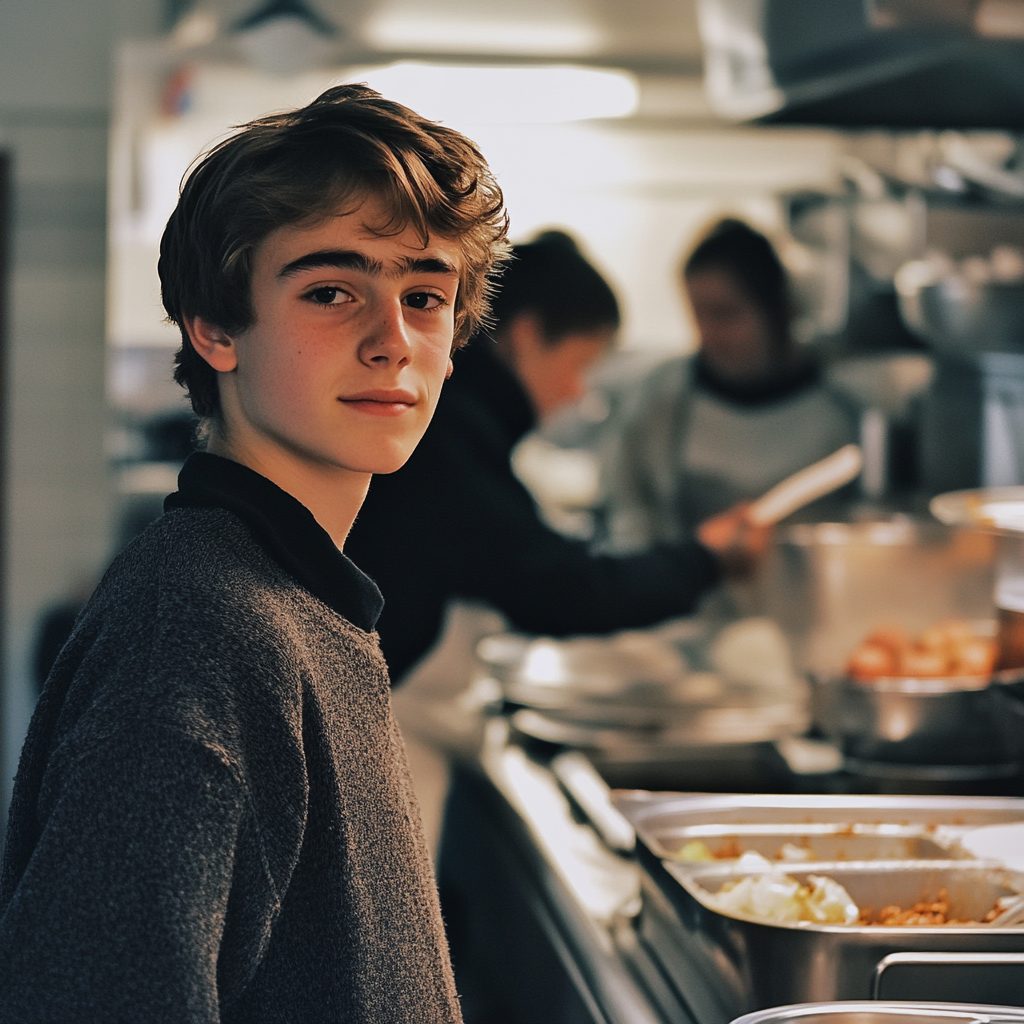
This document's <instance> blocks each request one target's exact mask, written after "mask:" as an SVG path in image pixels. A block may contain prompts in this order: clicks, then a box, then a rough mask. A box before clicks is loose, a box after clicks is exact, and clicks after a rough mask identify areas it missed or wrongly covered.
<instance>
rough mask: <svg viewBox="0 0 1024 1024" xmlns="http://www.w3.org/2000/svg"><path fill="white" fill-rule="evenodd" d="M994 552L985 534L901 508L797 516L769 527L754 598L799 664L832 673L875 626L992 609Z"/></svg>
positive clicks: (988, 614)
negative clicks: (871, 514) (848, 518)
mask: <svg viewBox="0 0 1024 1024" xmlns="http://www.w3.org/2000/svg"><path fill="white" fill-rule="evenodd" d="M995 552H996V541H995V538H993V537H991V536H988V535H985V534H982V533H979V532H978V531H976V530H973V529H969V528H964V527H951V526H945V525H943V524H941V523H936V522H926V521H921V520H917V519H913V518H910V517H908V516H894V517H892V518H891V519H889V520H885V521H874V522H863V523H839V522H835V523H813V524H800V525H796V526H791V527H789V528H788V529H784V530H780V531H779V535H778V538H777V540H776V542H775V544H774V546H773V548H772V550H771V552H770V553H769V557H768V558H767V560H766V562H765V565H764V567H763V569H762V571H761V573H760V574H759V577H758V580H757V582H756V594H755V595H754V600H755V601H756V603H757V609H758V610H759V611H760V612H761V613H762V614H765V615H768V616H770V617H771V618H772V619H774V620H775V621H776V622H778V623H779V624H780V625H781V626H782V628H783V629H784V630H785V632H786V635H787V636H788V637H789V638H790V641H791V642H792V643H793V647H794V657H795V659H796V666H797V668H798V669H799V670H801V671H803V672H807V673H809V674H812V675H815V676H819V677H823V678H824V677H831V678H836V677H839V676H842V675H843V674H845V671H846V663H847V661H848V659H849V657H850V654H851V653H852V651H853V650H854V649H855V648H856V647H857V645H858V644H859V643H860V642H861V641H862V640H863V639H864V637H866V636H867V635H868V634H869V633H871V632H873V631H874V630H876V629H877V628H878V627H879V626H882V625H894V626H899V627H902V628H903V629H905V630H907V631H908V632H910V633H912V634H917V633H920V632H922V631H923V630H925V629H927V628H928V627H929V626H931V625H933V624H934V623H936V622H939V621H941V620H943V619H967V620H971V621H976V620H991V619H992V618H994V608H993V599H992V593H993V578H994V568H993V566H994V562H995Z"/></svg>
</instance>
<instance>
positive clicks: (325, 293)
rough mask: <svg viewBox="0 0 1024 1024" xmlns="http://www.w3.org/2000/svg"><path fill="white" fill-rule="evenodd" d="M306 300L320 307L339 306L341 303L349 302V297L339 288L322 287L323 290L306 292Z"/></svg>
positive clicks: (316, 289)
mask: <svg viewBox="0 0 1024 1024" xmlns="http://www.w3.org/2000/svg"><path fill="white" fill-rule="evenodd" d="M306 298H308V299H311V300H312V301H313V302H316V303H317V304H318V305H321V306H340V305H341V304H342V303H343V302H348V301H350V299H351V296H350V295H349V294H348V292H344V291H342V290H341V289H340V288H332V287H330V286H329V285H324V287H323V288H314V289H313V290H312V291H311V292H307V293H306Z"/></svg>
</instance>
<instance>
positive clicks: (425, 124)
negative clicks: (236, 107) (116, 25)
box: [159, 85, 508, 417]
mask: <svg viewBox="0 0 1024 1024" xmlns="http://www.w3.org/2000/svg"><path fill="white" fill-rule="evenodd" d="M371 195H372V196H374V197H377V198H379V199H381V200H382V201H383V205H384V208H385V209H386V210H387V212H388V217H387V219H386V221H385V222H384V223H381V224H373V225H368V226H369V227H370V228H371V230H373V231H375V232H377V233H379V234H380V235H384V236H390V235H396V234H400V233H401V232H402V231H403V230H405V229H406V228H407V227H409V226H412V227H413V228H414V229H415V230H416V231H417V232H418V234H419V236H420V238H421V239H422V241H423V244H424V245H426V244H427V241H428V239H429V236H430V235H431V234H432V233H433V234H436V235H439V236H442V237H445V238H450V239H455V240H458V242H459V243H460V244H461V247H462V256H463V259H464V263H465V265H464V267H463V268H462V273H461V274H460V278H459V289H458V293H457V295H456V300H455V338H454V345H455V347H458V346H459V345H462V344H464V343H465V342H466V341H467V340H468V339H469V337H470V336H471V335H472V334H473V333H474V332H476V331H477V330H478V329H479V328H480V326H481V325H482V324H485V323H486V322H487V314H488V306H489V296H490V291H491V289H492V288H493V284H494V274H493V272H494V270H495V267H496V266H497V265H499V264H500V263H501V261H502V260H503V259H504V257H505V255H506V253H507V248H508V246H507V242H506V234H507V228H508V219H507V215H506V214H505V211H504V205H503V200H502V195H501V189H500V188H499V187H498V184H497V182H496V181H495V179H494V176H493V175H492V174H491V172H490V170H489V169H488V167H487V164H486V163H485V162H484V159H483V157H482V156H481V154H480V152H479V150H478V149H477V147H476V146H475V144H474V143H472V142H471V141H470V140H469V139H467V138H466V137H465V136H463V135H461V134H460V133H459V132H456V131H454V130H453V129H451V128H445V127H443V126H442V125H439V124H437V123H435V122H433V121H428V120H427V119H426V118H423V117H421V116H420V115H419V114H416V113H414V112H413V111H412V110H409V109H408V108H407V107H403V106H401V105H400V104H398V103H393V102H391V101H390V100H386V99H384V98H383V97H382V96H381V95H380V94H379V93H377V92H375V91H374V90H373V89H370V88H369V87H368V86H365V85H340V86H335V87H334V88H332V89H328V90H327V91H326V92H325V93H323V94H322V95H321V96H319V97H318V98H317V99H316V100H314V101H313V102H312V103H310V104H309V105H308V106H305V107H302V108H300V109H298V110H292V111H288V112H286V113H282V114H273V115H271V116H268V117H264V118H260V119H259V120H257V121H252V122H250V123H249V124H246V125H243V126H242V127H241V129H240V130H239V132H238V133H237V134H235V135H233V136H232V137H231V138H229V139H227V140H226V141H224V142H222V143H220V144H219V145H218V146H216V147H215V148H214V149H213V150H212V151H211V152H209V153H208V154H207V155H206V156H205V157H203V159H202V160H201V161H200V162H199V163H198V165H197V166H196V167H195V168H194V169H193V170H192V172H191V173H190V174H189V176H188V178H187V180H186V181H185V184H184V186H183V187H182V191H181V196H180V198H179V201H178V205H177V207H176V208H175V210H174V212H173V213H172V214H171V217H170V220H169V221H168V223H167V228H166V229H165V231H164V235H163V238H162V240H161V244H160V263H159V271H160V281H161V285H162V288H163V302H164V308H165V309H166V310H167V314H168V317H169V319H170V320H172V321H174V323H176V324H177V325H178V327H179V329H180V330H181V335H182V346H181V349H180V350H179V352H178V354H177V356H176V360H175V361H176V363H177V367H176V370H175V380H177V381H178V383H179V384H181V385H182V386H183V387H185V388H186V389H187V390H188V394H189V398H190V399H191V401H192V407H193V409H194V410H195V412H196V413H197V414H198V415H200V416H202V417H211V416H216V415H218V413H219V411H220V398H219V393H218V390H217V374H216V372H215V371H214V370H213V369H212V368H211V367H210V365H209V364H208V363H207V362H206V361H205V360H204V359H202V357H200V356H199V354H198V353H197V352H196V351H195V350H194V349H193V347H192V342H191V341H190V339H189V337H188V333H187V331H186V330H185V327H184V323H185V321H186V320H187V319H190V318H192V317H201V318H202V319H204V320H207V321H209V322H210V323H212V324H214V325H216V326H217V327H219V328H221V329H222V330H224V331H226V332H227V333H229V334H231V333H238V332H241V331H244V330H246V329H247V328H248V327H250V326H252V324H253V321H254V312H253V304H252V295H251V278H252V269H253V262H254V258H255V253H256V250H257V248H258V247H259V245H260V243H261V242H263V241H264V239H266V238H267V236H268V235H270V234H271V233H272V232H273V231H275V230H277V229H278V228H281V227H284V226H286V225H292V224H301V225H305V224H315V223H317V222H318V221H320V220H322V219H324V218H326V217H329V216H331V215H333V214H335V213H337V212H338V211H339V210H340V209H346V210H355V209H356V208H357V207H358V205H359V204H360V203H361V202H362V201H363V200H364V199H365V198H366V197H367V196H371Z"/></svg>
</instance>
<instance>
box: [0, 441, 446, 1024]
mask: <svg viewBox="0 0 1024 1024" xmlns="http://www.w3.org/2000/svg"><path fill="white" fill-rule="evenodd" d="M197 460H198V462H197ZM197 466H198V468H197ZM189 474H191V477H190V478H189ZM189 479H190V480H191V484H190V486H191V490H190V489H189V487H186V486H185V484H186V483H188V482H189ZM182 481H183V484H182V490H181V492H180V495H179V496H177V498H178V500H177V502H175V503H173V504H176V506H177V507H174V508H172V509H171V511H169V512H168V513H167V514H166V515H165V516H164V517H163V519H161V520H159V521H158V522H157V523H156V524H154V525H153V526H151V527H150V528H149V529H148V530H147V531H146V533H145V534H144V535H143V536H142V537H141V538H140V539H139V540H138V541H136V542H135V543H134V544H133V545H131V546H130V547H129V548H128V550H127V551H125V552H124V553H123V554H122V555H121V556H120V557H119V558H118V559H117V560H116V561H115V563H114V564H113V566H112V567H111V569H110V570H109V571H108V573H107V574H106V576H105V578H104V580H103V582H102V584H101V585H100V587H99V589H98V590H97V592H96V594H95V595H94V597H93V598H92V600H91V601H90V603H89V605H88V607H87V608H86V610H85V612H84V613H83V615H82V616H81V618H80V620H79V622H78V624H77V626H76V629H75V632H74V634H73V635H72V638H71V640H70V641H69V643H68V645H67V646H66V647H65V649H64V651H63V652H62V654H61V656H60V658H59V660H58V662H57V664H56V665H55V667H54V670H53V672H52V673H51V676H50V679H49V680H48V682H47V685H46V688H45V690H44V693H43V696H42V698H41V700H40V704H39V707H38V709H37V712H36V715H35V717H34V718H33V722H32V726H31V728H30V732H29V737H28V739H27V741H26V745H25V749H24V752H23V755H22V762H21V766H20V768H19V771H18V777H17V780H16V784H15V797H14V801H13V803H12V806H11V817H10V822H9V827H8V835H7V843H6V848H5V851H4V862H3V874H2V878H0V1020H2V1021H4V1022H6V1024H14V1022H28V1021H32V1022H42V1021H53V1022H61V1024H73V1022H76V1021H83V1022H85V1021H88V1022H89V1024H100V1022H107V1021H126V1022H127V1021H131V1022H141V1021H146V1022H147V1024H153V1022H162V1021H168V1022H169V1021H174V1022H176V1024H184V1022H197V1024H198V1022H208V1021H223V1022H245V1024H259V1022H264V1021H265V1022H268V1024H269V1022H273V1024H285V1022H292V1021H295V1022H299V1021H301V1022H305V1024H313V1022H320V1021H323V1022H334V1021H345V1022H370V1021H373V1022H377V1024H398V1022H410V1024H413V1022H415V1024H433V1022H438V1024H441V1022H444V1024H448V1022H457V1021H458V1020H460V1014H459V1009H458V1004H457V999H456V996H455V990H454V985H453V982H452V976H451V970H450V967H449V964H448V952H447V947H446V944H445V939H444V933H443V929H442V924H441V918H440V912H439V909H438V903H437V894H436V890H435V886H434V881H433V875H432V872H431V867H430V863H429V859H428V855H427V852H426V849H425V846H424V843H423V841H422V838H421V833H420V826H419V816H418V810H417V807H416V802H415V798H414V796H413V794H412V790H411V788H410V782H409V774H408V769H407V767H406V762H405V755H404V751H403V747H402V740H401V738H400V736H399V734H398V731H397V729H396V727H395V722H394V719H393V718H392V715H391V710H390V706H389V698H388V677H387V669H386V667H385V664H384V661H383V659H382V657H381V654H380V651H379V648H378V645H377V638H376V634H375V633H372V632H369V631H368V630H369V629H372V621H370V620H372V619H373V618H375V612H374V608H373V604H374V602H373V600H372V596H371V598H370V599H368V598H367V584H369V581H368V580H366V578H365V577H362V576H361V574H359V573H358V570H356V569H355V567H354V566H352V565H351V563H350V562H347V560H344V559H343V557H342V556H341V555H340V554H339V553H338V552H337V549H336V548H334V547H333V545H331V544H330V538H329V537H327V535H326V533H323V531H320V528H319V527H318V526H317V525H316V523H315V520H313V517H312V516H311V515H310V514H309V513H308V512H307V511H306V510H305V509H304V508H303V507H302V506H301V505H299V503H298V502H296V501H294V499H292V498H290V497H289V496H287V495H285V494H284V492H283V491H280V490H278V489H277V488H276V487H274V485H273V484H270V483H269V481H266V480H264V479H263V478H262V477H259V476H257V475H256V474H254V473H251V471H249V470H246V469H244V468H243V467H240V466H237V465H236V464H235V463H228V462H227V461H226V460H223V459H217V458H216V457H215V456H210V455H202V456H193V458H192V460H191V461H190V464H188V465H187V466H186V471H185V472H183V475H182ZM275 492H276V493H275ZM190 495H191V496H190ZM289 503H290V504H289ZM218 506H220V507H218ZM229 509H231V510H230V511H229ZM317 531H319V534H318V532H317ZM320 535H322V536H320ZM270 552H272V553H273V556H272V555H271V553H270ZM337 559H342V561H341V562H338V561H336V560H337ZM283 565H287V566H288V568H289V571H286V570H285V568H284V567H283ZM333 570H338V571H333ZM296 577H299V578H301V579H303V583H305V584H306V585H303V583H300V582H299V579H297V578H296ZM369 586H370V588H371V589H372V585H369ZM314 591H319V596H315V593H314ZM373 593H375V591H373ZM339 609H340V610H339ZM377 610H379V607H378V609H377ZM344 611H348V612H349V613H350V614H349V615H347V616H346V615H345V614H343V612H344ZM360 618H362V619H363V620H364V621H363V622H362V623H361V625H362V627H363V628H360V625H357V624H354V623H353V621H352V619H356V620H358V619H360Z"/></svg>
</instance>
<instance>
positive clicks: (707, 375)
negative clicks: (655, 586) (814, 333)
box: [544, 219, 856, 552]
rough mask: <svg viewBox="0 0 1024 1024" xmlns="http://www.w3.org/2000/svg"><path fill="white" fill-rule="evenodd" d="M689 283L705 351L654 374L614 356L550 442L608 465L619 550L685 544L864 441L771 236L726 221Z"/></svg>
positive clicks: (694, 261) (602, 508)
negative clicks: (804, 320) (796, 335)
mask: <svg viewBox="0 0 1024 1024" xmlns="http://www.w3.org/2000/svg"><path fill="white" fill-rule="evenodd" d="M680 278H681V283H682V286H683V291H684V294H685V297H686V299H687V301H688V303H689V305H690V308H691V310H692V312H693V319H694V321H695V324H696V327H697V334H698V349H697V351H696V353H694V354H693V355H686V356H677V357H675V358H672V359H668V360H661V361H659V362H657V363H656V364H655V365H654V366H650V365H647V366H644V367H642V369H641V372H636V371H635V370H634V367H633V365H632V363H631V361H630V360H628V358H626V357H625V354H623V355H622V356H616V357H613V359H612V360H610V361H609V363H608V364H607V365H606V366H605V367H603V368H601V369H600V370H599V371H598V372H597V373H596V374H595V377H594V381H593V391H592V393H591V394H590V395H589V396H588V399H587V400H586V402H585V404H583V405H581V406H579V407H577V408H576V409H574V410H570V411H569V412H568V413H567V414H565V415H563V416H561V417H559V418H558V419H556V420H554V421H552V422H551V423H550V424H548V425H547V426H546V429H545V432H544V433H545V436H547V437H548V439H549V440H552V441H554V442H555V443H556V444H559V445H561V446H563V447H580V448H587V449H590V450H592V451H593V452H594V453H595V454H596V456H597V458H598V461H599V463H600V471H601V497H600V500H599V504H598V508H597V510H596V519H597V521H598V524H599V531H598V533H599V538H598V539H599V542H600V546H601V547H603V548H604V549H605V550H608V551H612V552H634V551H642V550H646V549H648V548H650V547H651V546H652V545H655V544H659V543H661V544H663V543H666V542H667V543H672V542H677V541H678V540H679V539H680V538H683V537H686V536H688V535H689V534H690V533H691V532H692V531H693V529H694V528H695V527H696V525H697V524H698V523H701V522H703V521H705V520H706V519H708V518H709V517H710V516H714V515H715V514H716V513H719V512H721V511H722V510H723V509H727V508H730V507H732V506H733V505H735V504H736V503H737V502H743V501H750V500H752V499H754V498H756V497H758V496H759V495H761V494H763V493H764V492H765V491H767V490H768V489H769V488H770V487H772V486H774V485H775V484H777V483H779V482H780V481H781V480H783V479H785V478H786V477H787V476H789V475H790V474H791V473H795V472H796V471H797V470H799V469H803V468H804V467H805V466H807V465H809V464H810V463H812V462H815V461H816V460H818V459H821V458H824V457H825V456H826V455H830V454H831V453H832V452H834V451H835V450H836V449H838V448H841V447H842V446H843V445H844V444H847V443H849V442H851V441H854V440H856V429H855V424H854V419H853V415H852V411H851V410H850V409H849V408H848V407H847V406H846V405H844V403H843V401H842V400H841V399H840V398H839V397H838V396H837V395H835V394H834V393H832V391H831V390H830V389H829V387H828V386H827V384H826V382H825V380H824V379H823V374H822V370H821V366H820V365H819V363H818V361H817V359H816V358H815V356H814V354H813V353H812V352H811V351H809V350H808V349H807V348H806V347H804V346H801V345H798V344H797V343H796V342H795V341H794V339H793V334H792V325H791V321H792V316H793V313H792V306H791V302H790V295H789V281H788V278H787V275H786V271H785V268H784V267H783V265H782V262H781V261H780V259H779V257H778V255H777V254H776V252H775V249H774V248H773V246H772V244H771V242H770V241H769V240H768V239H767V238H766V237H765V236H764V235H762V234H761V233H760V232H758V231H755V230H754V229H753V228H751V227H749V226H748V225H747V224H744V223H743V222H741V221H738V220H733V219H726V220H723V221H720V222H719V223H717V224H715V225H714V226H713V227H712V228H711V229H710V230H709V231H708V232H707V233H706V234H705V235H704V237H703V238H701V240H700V241H699V242H698V243H697V245H696V246H695V247H694V249H693V250H692V252H690V254H689V255H688V256H687V257H686V259H685V260H684V262H683V265H682V267H681V275H680ZM634 362H635V360H634ZM595 407H600V409H601V411H602V413H603V414H604V415H603V418H602V417H597V421H596V422H595V418H594V417H593V416H589V417H588V411H589V409H592V408H595Z"/></svg>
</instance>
